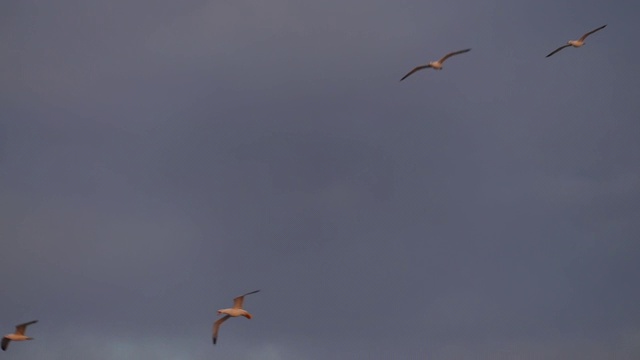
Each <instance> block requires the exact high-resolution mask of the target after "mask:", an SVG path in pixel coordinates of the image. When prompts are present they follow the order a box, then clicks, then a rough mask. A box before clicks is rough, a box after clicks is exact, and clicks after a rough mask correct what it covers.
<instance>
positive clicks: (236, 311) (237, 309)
mask: <svg viewBox="0 0 640 360" xmlns="http://www.w3.org/2000/svg"><path fill="white" fill-rule="evenodd" d="M258 291H260V290H256V291H252V292H249V293H246V294H244V295H240V296H238V297H236V298H234V299H233V307H231V308H228V309H220V310H218V315H222V314H224V315H225V316H223V317H221V318H220V319H218V320H217V321H216V322H214V323H213V344H214V345H215V344H216V342H217V341H218V331H220V325H222V323H223V322H225V321H227V320H229V318H232V317H238V316H244V317H246V318H247V319H251V318H252V317H253V316H252V315H251V314H250V313H249V312H248V311H247V310H245V309H243V308H242V305H243V303H244V297H245V296H247V295H251V294H255V293H257V292H258Z"/></svg>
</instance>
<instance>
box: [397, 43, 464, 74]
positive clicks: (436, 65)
mask: <svg viewBox="0 0 640 360" xmlns="http://www.w3.org/2000/svg"><path fill="white" fill-rule="evenodd" d="M469 50H471V49H464V50H459V51H454V52H450V53H448V54H447V55H445V56H443V57H442V59H440V60H438V61H431V62H429V63H428V64H427V65H420V66H417V67H415V68H413V70H411V71H409V73H408V74H407V75H405V76H403V77H402V79H400V81H402V80H404V79H406V78H408V77H409V75H411V74H413V73H414V72H416V71H420V70H422V69H426V68H433V69H435V70H442V63H444V61H445V60H447V59H448V58H450V57H452V56H454V55H458V54H464V53H466V52H468V51H469Z"/></svg>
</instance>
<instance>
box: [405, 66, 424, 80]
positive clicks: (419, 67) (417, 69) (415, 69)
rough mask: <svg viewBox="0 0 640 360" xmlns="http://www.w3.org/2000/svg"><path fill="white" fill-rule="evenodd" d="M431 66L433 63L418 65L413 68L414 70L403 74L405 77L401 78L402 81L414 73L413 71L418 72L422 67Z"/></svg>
mask: <svg viewBox="0 0 640 360" xmlns="http://www.w3.org/2000/svg"><path fill="white" fill-rule="evenodd" d="M430 67H431V65H420V66H417V67H415V68H413V70H411V71H409V72H408V73H407V75H405V76H403V77H402V79H400V81H402V80H404V79H406V78H408V77H409V75H411V74H413V73H414V72H416V71H420V70H422V69H426V68H430Z"/></svg>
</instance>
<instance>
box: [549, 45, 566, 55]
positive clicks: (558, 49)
mask: <svg viewBox="0 0 640 360" xmlns="http://www.w3.org/2000/svg"><path fill="white" fill-rule="evenodd" d="M569 46H571V45H569V44H567V45H562V46H560V47H559V48H557V49H555V50H553V51H552V52H551V54H549V55H547V56H545V57H549V56H551V55H553V54H555V53H557V52H558V51H560V50H562V49H564V48H566V47H569Z"/></svg>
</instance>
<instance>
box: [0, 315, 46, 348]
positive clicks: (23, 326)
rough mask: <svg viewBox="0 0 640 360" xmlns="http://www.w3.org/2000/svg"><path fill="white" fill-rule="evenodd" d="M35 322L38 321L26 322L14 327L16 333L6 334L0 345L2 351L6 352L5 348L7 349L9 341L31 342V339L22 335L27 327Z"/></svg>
mask: <svg viewBox="0 0 640 360" xmlns="http://www.w3.org/2000/svg"><path fill="white" fill-rule="evenodd" d="M37 322H38V320H33V321H29V322H26V323H24V324H20V325H16V332H15V333H13V334H7V335H5V336H3V337H2V344H1V345H0V347H1V348H2V351H6V350H7V347H9V342H11V341H25V340H33V338H32V337H29V336H26V335H25V334H24V332H25V330H26V329H27V326H29V325H31V324H35V323H37Z"/></svg>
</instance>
